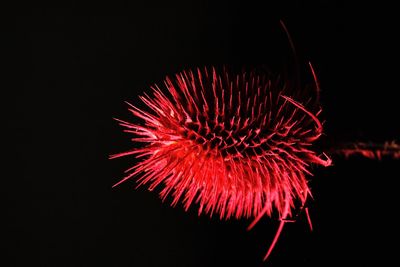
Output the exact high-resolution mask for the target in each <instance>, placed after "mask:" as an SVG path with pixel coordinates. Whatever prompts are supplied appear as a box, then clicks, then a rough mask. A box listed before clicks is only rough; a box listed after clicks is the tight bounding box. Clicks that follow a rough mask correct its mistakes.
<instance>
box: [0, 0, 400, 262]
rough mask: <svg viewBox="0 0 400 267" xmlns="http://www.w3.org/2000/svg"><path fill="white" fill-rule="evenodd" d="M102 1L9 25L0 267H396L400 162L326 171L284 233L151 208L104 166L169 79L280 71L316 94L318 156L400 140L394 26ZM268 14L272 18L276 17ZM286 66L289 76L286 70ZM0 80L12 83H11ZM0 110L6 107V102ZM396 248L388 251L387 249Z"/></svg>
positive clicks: (262, 10) (345, 7) (295, 7)
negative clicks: (129, 105) (316, 88)
mask: <svg viewBox="0 0 400 267" xmlns="http://www.w3.org/2000/svg"><path fill="white" fill-rule="evenodd" d="M127 2H130V3H121V2H120V1H110V2H107V3H101V2H93V3H90V4H85V5H84V4H82V2H81V1H76V2H75V3H68V4H67V5H64V6H63V7H55V6H50V5H48V6H37V5H33V4H23V3H21V6H18V7H17V10H18V11H17V14H16V15H15V16H14V15H12V16H10V18H9V19H8V22H9V24H8V25H9V26H10V29H12V30H11V38H5V39H4V43H6V44H7V45H8V47H7V50H5V52H6V53H7V54H8V55H9V56H10V58H11V60H10V61H9V62H8V61H7V66H6V67H7V72H6V74H7V75H6V76H8V77H7V78H10V79H11V82H10V83H9V85H8V86H5V87H4V92H6V93H7V95H5V96H4V97H2V102H3V107H6V109H7V112H6V113H4V117H6V118H5V121H4V122H3V126H4V128H3V129H5V130H4V131H3V132H5V133H8V137H7V138H5V139H4V147H5V148H8V149H7V150H5V151H7V152H5V154H6V157H7V158H8V159H11V162H12V163H11V164H8V163H7V164H6V166H5V167H4V170H3V174H2V179H3V185H2V186H1V190H2V196H5V197H6V201H5V202H3V204H5V208H4V209H3V210H2V212H1V213H2V216H1V218H2V221H3V222H5V225H6V226H5V227H4V228H3V229H4V230H5V235H4V236H3V237H2V238H1V242H2V246H3V247H2V251H3V252H5V254H6V255H7V256H6V257H5V258H2V261H4V263H3V264H1V265H2V266H289V265H298V266H325V265H327V264H328V263H333V265H334V266H335V265H339V264H340V265H343V264H345V263H349V264H350V265H353V266H363V265H367V264H368V263H371V262H377V263H380V264H381V265H380V266H383V265H387V264H385V262H386V263H389V262H392V261H395V262H396V261H397V258H398V257H397V255H395V253H396V249H395V247H396V246H397V242H398V226H397V225H398V223H397V222H396V219H395V216H396V213H398V206H397V203H398V200H397V194H396V193H397V190H396V186H395V184H396V182H397V180H398V178H399V177H400V176H399V173H398V166H399V161H395V160H385V161H372V160H367V159H361V158H353V159H350V160H344V159H342V158H340V157H335V158H334V160H335V162H334V166H333V167H330V168H327V169H324V168H315V169H314V173H315V175H314V177H313V178H312V183H311V186H312V190H313V193H314V201H311V202H310V203H309V209H310V213H311V216H312V218H313V223H314V231H313V232H311V233H310V232H309V230H308V225H307V222H306V220H305V218H304V216H300V217H299V219H298V221H297V222H296V223H293V224H287V226H286V229H285V230H284V232H283V234H282V237H281V239H280V240H279V242H278V244H277V246H276V248H275V250H274V252H273V254H272V255H271V257H270V260H269V261H268V262H267V263H263V262H262V258H263V256H264V253H265V252H266V250H267V248H268V246H269V244H270V242H271V239H272V237H273V234H274V231H275V230H276V228H277V222H276V221H274V220H271V219H268V218H266V219H264V220H262V221H261V222H260V223H259V224H258V225H257V226H256V227H255V228H254V229H253V230H252V231H250V232H247V231H246V230H245V228H246V227H247V225H248V224H249V221H245V220H241V221H235V220H230V221H219V220H218V219H217V218H212V219H209V218H208V217H207V216H201V217H198V216H197V214H196V210H195V209H192V210H190V211H189V212H188V213H186V212H184V211H183V209H182V208H181V207H180V206H178V207H177V208H171V207H169V205H168V204H167V203H161V201H160V200H159V199H158V197H157V194H156V193H154V192H153V193H150V192H147V191H146V189H145V188H140V189H138V190H134V186H135V184H134V181H129V182H126V183H125V184H123V185H121V186H120V187H118V188H115V189H111V186H112V184H113V183H115V182H117V181H118V180H119V179H120V177H121V176H122V171H123V170H124V169H125V168H127V167H128V166H130V164H132V162H131V160H129V159H120V160H115V161H109V160H108V155H109V154H112V153H116V152H120V151H123V150H125V149H127V148H129V146H130V141H129V138H128V136H127V135H124V134H123V133H122V132H121V129H120V128H119V127H118V126H117V125H116V123H115V122H114V121H113V120H112V117H120V118H129V114H128V112H127V111H126V106H125V104H124V103H123V101H125V100H127V101H131V102H133V103H137V101H138V95H140V94H142V93H143V92H145V91H148V88H149V86H150V85H151V84H153V83H154V82H160V81H161V80H162V79H163V77H164V76H165V75H167V74H169V75H170V74H173V73H175V72H177V71H179V70H182V69H186V68H192V67H197V66H204V65H217V66H220V65H222V64H228V65H233V66H242V65H250V66H255V65H258V64H267V65H268V64H271V65H272V66H280V64H281V65H285V64H290V59H291V58H290V56H291V50H290V48H289V46H288V41H287V39H286V36H285V34H284V32H283V31H282V29H281V28H280V26H279V20H280V19H283V20H284V21H285V23H286V25H287V27H288V29H289V31H290V33H291V35H292V38H293V40H294V42H295V45H296V49H297V51H298V57H299V59H300V68H306V67H307V63H306V62H307V61H308V60H311V61H312V62H313V63H314V66H315V68H316V70H317V74H318V76H319V78H320V81H321V86H322V99H321V103H322V105H323V107H324V115H323V116H324V118H325V119H326V136H324V137H323V138H324V140H325V141H324V143H325V144H326V145H331V146H335V145H338V144H340V143H341V142H348V141H374V142H383V141H385V140H393V139H396V138H398V137H399V133H400V131H399V120H398V115H399V109H398V97H397V96H396V94H395V93H396V90H398V78H397V77H398V76H396V64H397V63H398V60H396V59H395V53H396V50H397V49H396V45H395V44H394V39H396V27H395V25H396V23H395V22H396V21H395V20H396V19H395V18H394V17H392V16H390V15H388V11H389V10H390V9H391V7H384V8H383V11H382V6H380V7H381V8H380V10H378V8H377V6H366V5H364V6H352V7H351V6H349V4H347V3H346V1H343V3H342V2H341V1H330V0H325V1H304V2H306V3H303V1H293V2H289V1H239V0H234V1H182V2H179V3H178V2H169V1H160V2H155V1H151V0H149V1H143V2H142V1H127ZM274 2H278V4H277V3H274ZM282 62H283V63H284V64H282ZM8 71H10V73H11V74H12V75H8ZM3 95H4V94H3ZM391 242H394V243H391Z"/></svg>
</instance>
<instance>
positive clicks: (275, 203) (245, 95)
mask: <svg viewBox="0 0 400 267" xmlns="http://www.w3.org/2000/svg"><path fill="white" fill-rule="evenodd" d="M311 70H312V68H311ZM316 84H317V83H316ZM288 87H289V86H288V84H286V83H285V82H284V81H282V80H281V79H279V78H273V77H272V76H271V75H260V74H256V73H255V72H249V73H245V72H243V73H240V74H238V75H235V76H233V75H231V74H229V73H228V72H227V71H225V70H223V71H222V72H221V73H218V72H217V71H216V70H215V69H214V68H212V69H207V68H205V69H203V70H199V69H197V71H196V72H192V71H184V72H181V73H179V74H177V75H176V76H175V77H174V79H170V78H166V80H165V82H164V86H163V87H162V88H160V87H158V86H155V87H153V88H152V89H153V93H152V95H151V96H148V95H145V96H143V97H141V100H142V101H143V102H144V103H145V104H146V105H147V106H148V109H147V110H142V109H139V108H137V107H135V106H133V105H130V111H131V112H132V113H133V114H134V115H135V116H136V117H138V118H140V119H142V120H143V123H141V124H133V123H129V122H125V121H121V120H118V121H119V122H120V124H121V125H122V126H123V127H125V128H126V131H127V132H129V133H132V134H134V135H135V137H134V138H133V139H132V140H133V141H134V142H140V143H144V146H143V147H140V148H135V149H133V150H131V151H128V152H125V153H120V154H116V155H114V156H112V157H113V158H114V157H121V156H126V155H135V156H136V157H137V158H140V159H141V161H140V162H139V163H138V164H137V165H135V166H133V167H132V168H130V169H129V170H128V171H127V173H128V175H127V176H126V177H125V178H124V179H123V180H122V181H120V182H119V183H117V185H118V184H120V183H121V182H123V181H126V180H127V179H129V178H131V177H133V176H135V175H138V176H139V177H140V178H139V179H138V181H139V185H142V184H149V188H150V190H153V189H154V188H155V187H157V186H159V187H160V188H161V192H160V195H161V197H162V198H163V199H165V198H166V197H167V196H168V195H172V204H173V205H175V204H177V203H178V202H179V201H182V202H183V203H184V206H185V208H186V209H188V208H189V207H190V206H191V204H193V203H194V202H195V203H198V204H199V214H200V213H203V212H205V213H209V214H213V213H218V214H219V216H220V217H221V218H230V217H232V216H234V217H236V218H241V217H254V218H255V221H254V223H253V224H252V225H251V226H253V225H254V224H255V223H256V222H257V221H258V220H259V219H260V218H261V217H262V216H263V215H264V214H267V215H268V216H271V214H272V212H273V211H274V210H276V211H277V212H278V214H279V217H280V218H281V219H286V218H288V217H290V215H291V208H292V207H294V204H295V202H298V201H299V202H300V203H301V204H303V205H304V203H305V202H306V199H307V196H308V195H309V194H310V189H309V187H308V184H307V179H306V176H307V175H309V174H310V172H309V166H310V164H311V163H315V164H319V165H324V166H328V165H330V160H329V159H322V158H320V157H318V156H317V154H316V153H315V152H314V151H313V150H312V146H311V145H312V143H313V142H314V141H315V140H317V139H318V138H319V137H320V135H321V133H322V124H321V123H320V121H319V119H318V118H317V115H318V114H319V111H318V112H316V113H314V111H313V110H314V109H315V107H316V105H315V104H316V103H315V101H311V100H309V101H307V102H306V103H299V102H297V101H296V100H295V99H294V98H293V96H292V95H287V94H288V93H287V92H290V90H293V88H288ZM306 105H309V106H310V108H311V109H310V110H309V109H308V108H307V107H306Z"/></svg>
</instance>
